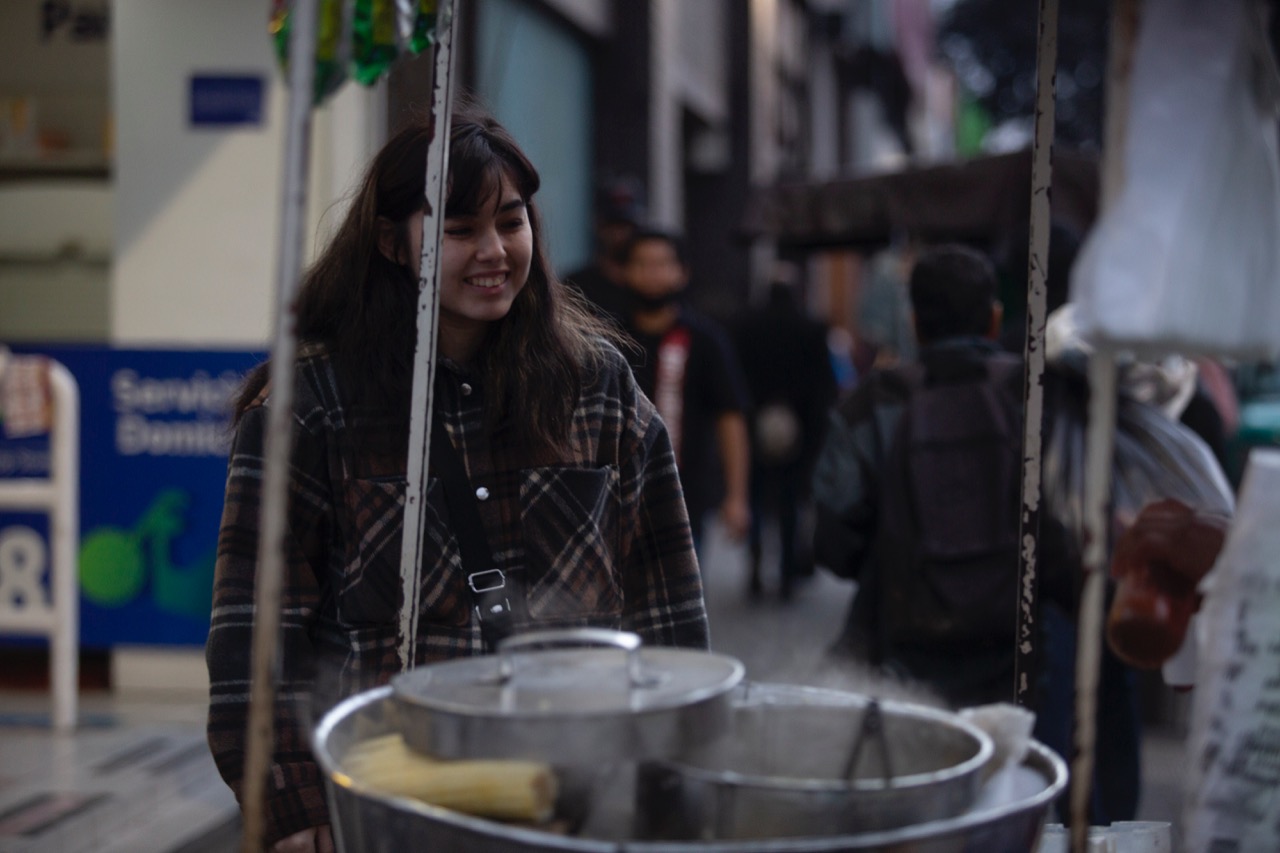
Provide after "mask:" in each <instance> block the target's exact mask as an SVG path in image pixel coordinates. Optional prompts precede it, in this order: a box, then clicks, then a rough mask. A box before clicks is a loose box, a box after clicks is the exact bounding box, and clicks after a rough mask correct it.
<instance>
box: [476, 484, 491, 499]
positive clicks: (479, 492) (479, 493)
mask: <svg viewBox="0 0 1280 853" xmlns="http://www.w3.org/2000/svg"><path fill="white" fill-rule="evenodd" d="M476 500H481V501H487V500H489V490H488V489H486V488H485V487H484V486H481V487H480V488H478V489H476Z"/></svg>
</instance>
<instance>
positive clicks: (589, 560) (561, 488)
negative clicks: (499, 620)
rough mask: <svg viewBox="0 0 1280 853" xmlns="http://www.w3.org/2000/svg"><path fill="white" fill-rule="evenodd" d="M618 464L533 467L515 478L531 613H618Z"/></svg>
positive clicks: (553, 616) (551, 616)
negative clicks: (518, 479) (521, 479)
mask: <svg viewBox="0 0 1280 853" xmlns="http://www.w3.org/2000/svg"><path fill="white" fill-rule="evenodd" d="M618 507H619V496H618V469H617V467H616V466H612V465H611V466H607V467H604V468H533V469H529V470H527V471H525V472H524V478H523V481H522V482H521V484H520V522H521V528H522V530H523V540H524V542H523V544H524V549H525V568H526V578H527V581H526V585H527V588H526V600H527V603H528V608H529V616H530V617H531V618H533V619H536V620H540V621H548V620H553V621H573V620H578V619H582V618H593V619H596V620H598V618H599V617H605V618H607V619H609V620H613V619H615V617H617V616H618V614H620V613H621V612H622V603H623V602H622V587H621V583H620V579H619V575H618V572H619V568H620V566H619V564H618V549H619V542H620V539H621V537H620V535H619V530H618V524H619V509H618Z"/></svg>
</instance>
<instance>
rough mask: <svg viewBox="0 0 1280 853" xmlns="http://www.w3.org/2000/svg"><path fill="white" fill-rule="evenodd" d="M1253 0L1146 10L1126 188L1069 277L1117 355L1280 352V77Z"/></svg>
mask: <svg viewBox="0 0 1280 853" xmlns="http://www.w3.org/2000/svg"><path fill="white" fill-rule="evenodd" d="M1260 30H1261V28H1260V26H1259V24H1258V22H1257V21H1256V20H1255V15H1254V14H1252V13H1251V11H1250V7H1246V5H1245V3H1244V0H1215V2H1212V3H1209V2H1203V0H1161V2H1158V3H1146V4H1144V6H1143V12H1142V18H1141V24H1140V28H1139V33H1138V42H1137V45H1136V52H1135V57H1134V66H1133V72H1132V78H1131V83H1132V90H1131V96H1130V108H1129V112H1128V116H1127V118H1126V134H1127V138H1126V143H1125V149H1124V152H1123V164H1124V169H1123V171H1124V183H1123V186H1122V188H1121V189H1120V191H1119V192H1118V194H1117V196H1116V199H1115V202H1114V204H1112V205H1111V207H1110V209H1109V210H1108V211H1107V213H1106V214H1105V215H1104V216H1103V217H1102V219H1101V220H1100V221H1099V222H1098V224H1097V226H1096V227H1095V228H1094V230H1093V232H1092V233H1091V234H1090V236H1089V238H1088V240H1086V242H1085V245H1084V247H1083V249H1082V252H1081V255H1080V258H1079V260H1078V262H1077V264H1076V266H1075V268H1074V270H1073V272H1072V280H1071V288H1072V293H1071V298H1072V301H1073V302H1075V303H1077V306H1078V320H1079V323H1080V325H1081V330H1082V332H1083V333H1084V334H1085V336H1086V337H1087V338H1088V339H1089V340H1091V341H1093V342H1095V343H1099V344H1103V345H1105V346H1107V347H1108V348H1112V349H1133V350H1137V351H1140V352H1142V351H1145V352H1157V353H1163V352H1168V351H1182V352H1213V353H1222V354H1232V355H1237V356H1240V357H1251V358H1266V357H1269V356H1273V355H1275V354H1276V353H1280V167H1278V165H1277V142H1276V117H1275V109H1274V106H1275V94H1274V93H1275V91H1276V87H1275V76H1274V71H1273V70H1272V69H1273V67H1274V66H1268V62H1269V61H1270V54H1269V53H1268V52H1266V50H1265V49H1264V48H1265V45H1264V44H1263V45H1262V46H1260V41H1259V40H1260V39H1265V35H1264V34H1263V33H1262V32H1261V31H1260Z"/></svg>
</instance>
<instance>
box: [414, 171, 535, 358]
mask: <svg viewBox="0 0 1280 853" xmlns="http://www.w3.org/2000/svg"><path fill="white" fill-rule="evenodd" d="M407 227H408V229H409V234H408V237H409V251H410V252H411V253H412V255H411V257H413V258H415V260H414V261H413V262H412V264H411V266H414V267H416V266H418V265H419V264H420V259H421V256H422V213H421V212H417V213H414V214H413V215H412V216H410V217H409V219H408V222H407ZM532 258H533V231H532V229H531V227H530V225H529V216H528V210H527V209H526V208H525V203H524V199H522V198H521V197H520V193H518V192H517V191H516V189H515V187H514V186H513V185H512V183H511V181H510V180H509V179H508V178H507V177H506V176H503V178H502V184H501V185H500V186H499V188H498V192H497V193H495V194H494V196H493V198H492V199H487V200H486V202H485V204H484V206H482V208H481V209H480V210H477V211H476V212H475V213H473V214H464V215H458V216H450V217H448V218H446V219H445V221H444V230H443V235H442V237H441V241H440V338H441V339H440V345H441V348H442V349H443V350H444V352H445V354H446V355H448V356H450V357H451V358H455V359H461V360H466V359H469V358H470V357H471V355H473V354H474V352H475V348H476V347H477V346H479V344H480V342H481V341H482V340H483V338H484V333H485V330H486V328H487V327H488V325H489V324H490V323H492V322H494V321H495V320H501V319H502V318H503V317H505V316H507V312H508V311H510V310H511V303H512V302H514V301H515V298H516V296H517V295H518V294H519V293H520V291H521V290H522V289H523V288H524V286H525V283H526V282H527V281H528V280H529V264H530V262H531V260H532Z"/></svg>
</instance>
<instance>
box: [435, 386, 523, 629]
mask: <svg viewBox="0 0 1280 853" xmlns="http://www.w3.org/2000/svg"><path fill="white" fill-rule="evenodd" d="M441 421H442V419H441V417H440V415H439V410H437V414H436V416H435V418H434V419H433V423H432V426H431V461H432V462H433V463H434V467H435V470H436V476H437V477H439V478H440V483H441V485H442V486H443V487H444V499H445V503H446V504H447V505H448V507H449V518H450V521H451V522H452V524H453V534H454V536H455V537H456V538H457V540H458V550H460V551H461V552H462V570H463V571H464V572H466V573H467V588H468V589H469V590H470V591H471V604H472V608H473V611H474V613H475V615H476V619H477V620H479V622H480V635H481V637H483V638H484V644H485V647H486V648H488V650H489V651H493V650H494V649H495V648H497V645H498V643H499V642H500V641H501V640H502V639H503V638H504V637H506V636H507V635H509V634H511V632H512V631H513V629H514V627H515V622H516V618H517V613H518V612H519V613H522V612H523V605H524V599H523V597H522V596H523V594H524V591H523V589H521V588H520V586H519V584H518V583H516V578H515V573H512V572H503V571H502V570H501V569H498V568H495V567H494V565H493V553H492V552H491V551H490V550H489V542H488V539H487V538H486V537H485V533H484V523H483V522H482V521H481V519H480V508H479V507H478V506H476V495H475V492H474V490H473V489H472V488H471V481H470V480H468V479H467V469H466V468H465V467H464V466H463V464H462V457H461V456H459V455H458V452H457V451H456V450H455V449H454V447H453V442H451V441H449V435H448V433H446V432H445V428H444V424H443V423H442V422H441Z"/></svg>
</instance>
